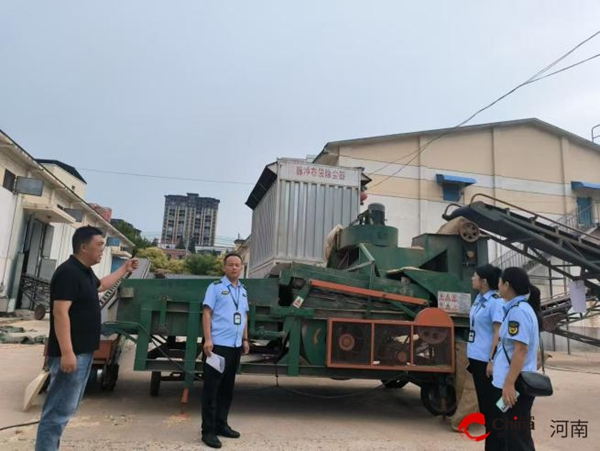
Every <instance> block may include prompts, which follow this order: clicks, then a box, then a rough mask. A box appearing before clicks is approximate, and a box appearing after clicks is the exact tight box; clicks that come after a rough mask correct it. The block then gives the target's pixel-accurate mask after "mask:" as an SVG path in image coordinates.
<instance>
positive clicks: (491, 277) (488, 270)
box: [475, 263, 502, 290]
mask: <svg viewBox="0 0 600 451" xmlns="http://www.w3.org/2000/svg"><path fill="white" fill-rule="evenodd" d="M475 273H476V274H477V275H478V276H479V278H481V279H485V280H487V283H488V285H489V286H490V288H491V289H492V290H497V289H498V279H500V275H501V274H502V270H501V269H500V268H497V267H496V266H492V265H490V264H489V263H486V264H485V265H483V266H479V267H477V268H475Z"/></svg>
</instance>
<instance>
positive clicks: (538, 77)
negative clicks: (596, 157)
mask: <svg viewBox="0 0 600 451" xmlns="http://www.w3.org/2000/svg"><path fill="white" fill-rule="evenodd" d="M599 34H600V30H598V31H597V32H595V33H594V34H592V35H591V36H589V37H588V38H586V39H584V40H583V41H581V42H580V43H579V44H577V45H576V46H575V47H573V48H572V49H571V50H569V51H568V52H567V53H565V54H564V55H562V56H561V57H560V58H558V59H557V60H555V61H553V62H552V63H550V64H549V65H547V66H546V67H545V68H543V69H542V70H540V71H538V72H537V73H536V74H535V75H533V76H531V77H529V78H528V79H527V80H526V81H524V82H523V83H521V84H519V85H517V86H515V87H514V88H512V89H511V90H510V91H508V92H507V93H506V94H503V95H502V96H500V97H498V98H497V99H496V100H494V101H493V102H492V103H490V104H489V105H487V106H485V107H483V108H481V109H479V110H478V111H476V112H475V113H473V114H472V115H471V116H469V117H468V118H467V119H465V120H464V121H462V122H461V123H460V124H458V125H456V126H454V127H452V128H450V129H448V130H446V131H445V132H443V133H441V134H439V135H437V136H436V137H434V138H433V139H431V140H430V141H429V142H428V143H427V144H425V145H423V146H421V147H420V148H419V149H418V150H417V151H416V152H415V153H414V156H413V157H412V158H411V159H410V160H409V161H408V162H406V163H405V164H404V165H403V166H402V167H401V168H400V169H398V170H397V171H396V172H394V173H393V174H391V175H388V176H387V177H384V178H383V179H382V180H380V181H379V182H377V183H375V184H374V185H372V186H371V187H370V188H371V189H373V188H375V187H377V186H379V185H381V184H382V183H383V182H385V181H386V180H389V179H390V178H391V177H394V176H395V175H397V174H399V173H400V172H402V170H403V169H404V168H405V167H406V166H408V165H409V164H410V163H412V162H413V161H414V160H415V159H416V158H417V157H418V156H419V155H421V154H422V153H423V152H424V151H425V150H426V149H427V148H428V147H429V146H430V145H431V144H432V143H433V142H435V141H437V140H438V139H440V138H443V137H444V136H447V135H449V134H451V133H454V132H455V131H456V130H458V129H459V128H460V127H462V126H463V125H465V124H466V123H467V122H469V121H471V120H472V119H473V118H475V117H476V116H478V115H479V114H481V113H483V112H484V111H485V110H487V109H489V108H491V107H492V106H494V105H495V104H497V103H498V102H500V101H501V100H503V99H505V98H506V97H508V96H509V95H511V94H512V93H514V92H515V91H517V90H518V89H520V88H522V87H523V86H526V85H529V84H532V83H535V82H537V81H540V80H542V79H544V78H547V77H549V76H551V75H556V74H558V73H560V72H563V71H565V70H567V69H570V68H572V67H575V66H578V65H579V64H583V63H584V62H586V61H589V60H591V59H593V58H595V57H592V58H588V59H587V60H584V61H580V62H579V63H576V64H574V65H571V66H570V67H565V68H563V69H561V70H558V71H555V72H554V73H551V74H547V75H546V76H544V77H541V75H542V74H544V73H545V72H547V71H548V70H550V69H551V68H552V67H554V66H555V65H556V64H558V63H559V62H560V61H562V60H563V59H565V58H566V57H567V56H569V55H570V54H571V53H573V52H574V51H575V50H577V49H578V48H579V47H581V46H582V45H584V44H585V43H586V42H588V41H590V40H591V39H593V38H595V37H596V36H598V35H599ZM410 155H412V154H409V155H403V156H402V157H401V158H399V159H397V160H395V161H392V162H390V163H388V164H386V165H384V166H382V167H381V168H379V169H377V170H376V171H375V172H373V173H372V175H373V174H376V173H377V172H380V171H381V170H383V169H385V168H387V167H388V166H390V165H392V164H396V163H398V162H399V161H400V160H403V159H404V158H407V157H408V156H410Z"/></svg>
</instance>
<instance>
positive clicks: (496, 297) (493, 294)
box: [492, 293, 500, 299]
mask: <svg viewBox="0 0 600 451" xmlns="http://www.w3.org/2000/svg"><path fill="white" fill-rule="evenodd" d="M492 297H493V298H494V299H500V296H498V293H492Z"/></svg>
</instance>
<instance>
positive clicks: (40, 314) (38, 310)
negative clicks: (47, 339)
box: [33, 304, 46, 321]
mask: <svg viewBox="0 0 600 451" xmlns="http://www.w3.org/2000/svg"><path fill="white" fill-rule="evenodd" d="M33 317H34V318H35V319H37V320H38V321H41V320H43V319H44V318H45V317H46V306H45V305H44V304H38V305H36V306H35V308H34V309H33Z"/></svg>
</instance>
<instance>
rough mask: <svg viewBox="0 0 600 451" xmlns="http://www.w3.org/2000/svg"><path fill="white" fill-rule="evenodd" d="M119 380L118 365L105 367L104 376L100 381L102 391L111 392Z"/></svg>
mask: <svg viewBox="0 0 600 451" xmlns="http://www.w3.org/2000/svg"><path fill="white" fill-rule="evenodd" d="M118 378H119V365H118V364H116V363H113V364H111V365H107V366H106V370H105V375H104V378H103V380H102V390H103V391H104V390H107V391H113V390H114V389H115V387H116V386H117V379H118Z"/></svg>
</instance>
